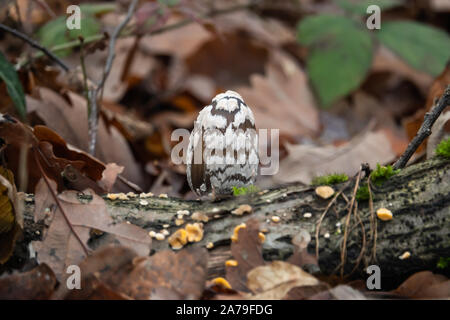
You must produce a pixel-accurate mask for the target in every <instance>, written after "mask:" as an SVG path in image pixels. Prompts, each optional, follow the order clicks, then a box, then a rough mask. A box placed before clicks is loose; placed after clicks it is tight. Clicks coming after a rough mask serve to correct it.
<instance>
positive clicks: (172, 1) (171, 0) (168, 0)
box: [158, 0, 180, 7]
mask: <svg viewBox="0 0 450 320" xmlns="http://www.w3.org/2000/svg"><path fill="white" fill-rule="evenodd" d="M158 2H159V3H160V4H163V5H165V6H168V7H174V6H176V5H178V4H179V3H180V0H158Z"/></svg>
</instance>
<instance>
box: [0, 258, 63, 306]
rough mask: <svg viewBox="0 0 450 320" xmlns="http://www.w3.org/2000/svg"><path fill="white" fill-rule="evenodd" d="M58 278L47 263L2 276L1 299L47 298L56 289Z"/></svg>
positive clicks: (0, 280) (0, 282) (0, 281)
mask: <svg viewBox="0 0 450 320" xmlns="http://www.w3.org/2000/svg"><path fill="white" fill-rule="evenodd" d="M56 284H57V280H56V277H55V274H54V273H53V271H52V269H50V268H49V266H47V265H46V264H45V263H41V264H40V265H39V266H37V267H36V268H34V269H32V270H30V271H27V272H24V273H13V274H11V275H4V276H3V277H1V278H0V299H2V300H4V299H6V300H46V299H49V298H50V296H51V295H52V293H53V291H54V290H55V287H56Z"/></svg>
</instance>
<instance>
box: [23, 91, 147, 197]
mask: <svg viewBox="0 0 450 320" xmlns="http://www.w3.org/2000/svg"><path fill="white" fill-rule="evenodd" d="M39 92H40V96H41V99H40V100H37V99H33V98H30V97H28V98H27V103H28V107H29V109H30V111H35V112H36V113H37V115H38V116H39V117H40V118H41V119H42V120H43V121H44V123H45V124H46V125H47V126H48V128H51V129H52V130H54V131H55V132H58V134H59V135H60V138H59V139H58V140H59V143H58V147H61V148H63V149H61V150H60V152H58V150H56V146H55V144H56V143H57V142H58V141H57V139H56V138H54V136H53V135H52V136H51V137H50V138H48V139H47V138H45V139H44V138H43V137H41V139H40V140H44V141H48V142H51V143H52V144H53V145H54V148H55V153H56V154H58V155H59V156H60V157H63V158H66V159H70V160H73V157H75V156H77V160H82V161H85V162H86V163H87V166H86V167H85V169H86V170H87V169H89V168H92V169H90V170H94V168H98V166H99V164H100V165H101V169H102V170H100V171H99V172H98V173H96V178H95V179H94V181H98V180H100V179H102V172H103V170H105V165H104V164H103V163H102V162H101V161H104V162H106V163H116V164H118V165H124V166H125V165H126V166H125V169H124V171H123V176H124V177H125V178H127V179H129V180H130V181H132V182H133V183H136V184H138V185H145V183H144V181H143V176H142V173H141V170H140V168H139V166H138V165H137V163H136V161H135V159H134V157H133V155H132V152H131V149H130V147H129V145H128V142H127V141H126V139H125V137H124V136H123V135H122V134H121V133H120V132H119V130H118V129H117V128H116V127H114V126H108V124H107V123H106V122H105V120H104V119H103V118H102V117H101V118H100V119H99V124H98V135H97V146H96V153H95V156H96V157H97V158H98V159H100V161H99V160H97V159H95V158H93V157H92V156H90V155H89V154H87V152H86V151H87V150H88V141H89V139H88V121H87V107H86V100H85V98H84V97H82V96H80V95H77V94H76V93H73V92H68V96H69V98H70V101H71V102H72V104H71V105H70V104H69V103H67V101H66V100H64V99H63V97H62V96H61V95H59V94H57V93H56V92H54V91H51V90H49V89H47V88H40V89H39ZM47 131H48V130H47ZM50 131H51V130H50ZM36 135H37V134H36ZM112 146H114V147H113V148H112ZM81 155H82V156H81ZM70 156H72V157H70ZM87 158H89V159H87ZM94 161H95V162H97V163H93V162H94ZM96 170H98V169H96ZM88 176H89V177H91V178H92V175H91V174H88ZM120 191H130V190H129V189H127V190H120Z"/></svg>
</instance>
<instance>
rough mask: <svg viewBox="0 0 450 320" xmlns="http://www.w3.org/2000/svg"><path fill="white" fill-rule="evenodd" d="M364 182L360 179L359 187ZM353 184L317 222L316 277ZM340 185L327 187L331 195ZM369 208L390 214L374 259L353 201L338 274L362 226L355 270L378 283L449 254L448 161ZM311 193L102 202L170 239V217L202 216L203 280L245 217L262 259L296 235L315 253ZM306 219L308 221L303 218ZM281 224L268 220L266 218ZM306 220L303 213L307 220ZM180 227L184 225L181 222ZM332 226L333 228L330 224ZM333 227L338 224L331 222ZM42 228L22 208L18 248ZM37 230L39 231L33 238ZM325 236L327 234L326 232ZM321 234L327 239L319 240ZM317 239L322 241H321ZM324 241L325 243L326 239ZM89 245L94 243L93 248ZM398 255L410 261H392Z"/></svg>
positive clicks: (286, 250) (399, 181) (397, 183)
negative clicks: (373, 270) (256, 225)
mask: <svg viewBox="0 0 450 320" xmlns="http://www.w3.org/2000/svg"><path fill="white" fill-rule="evenodd" d="M363 182H364V180H362V181H361V184H362V183H363ZM354 183H355V182H354V180H353V181H350V182H349V183H348V184H347V187H346V188H345V189H344V190H343V193H342V195H341V196H339V197H338V198H337V199H336V202H335V203H334V204H333V205H332V206H331V207H330V209H329V210H328V212H327V214H326V215H325V216H324V219H323V221H322V224H321V228H320V234H319V243H320V247H319V248H320V250H319V267H320V269H321V272H322V273H323V274H328V275H329V274H333V273H336V270H337V268H338V267H339V264H340V262H341V246H340V244H341V243H342V241H343V236H344V230H345V222H346V217H347V214H348V207H349V202H350V201H351V199H352V194H353V189H354ZM343 185H344V184H340V185H336V186H333V187H334V189H335V190H336V191H338V190H340V189H341V188H342V187H343ZM372 193H373V208H374V211H376V210H377V209H378V208H387V209H389V210H390V211H391V212H392V213H393V219H392V220H390V221H381V220H380V219H378V218H375V219H376V225H377V228H376V230H377V237H376V260H373V259H371V258H370V255H371V253H372V250H373V237H371V229H370V226H371V213H370V208H369V201H367V200H366V201H358V202H357V209H358V210H357V212H358V214H359V216H360V218H361V221H360V222H358V220H357V219H356V216H355V215H354V214H352V216H351V219H350V223H349V229H348V230H349V233H348V239H347V249H346V250H347V254H346V263H345V269H344V270H345V273H346V274H347V273H349V272H350V271H351V270H352V269H353V268H354V266H355V260H357V257H358V256H359V255H360V252H361V249H362V234H363V233H362V228H361V224H362V225H363V226H364V231H365V238H366V246H365V254H364V255H363V256H364V259H362V261H361V263H360V264H359V266H358V268H357V269H356V270H357V271H358V272H363V270H364V266H367V265H370V264H377V265H378V266H380V269H381V272H382V275H383V276H384V277H397V276H399V275H404V274H405V273H412V272H415V271H419V270H425V269H427V270H430V269H434V268H435V266H436V263H437V261H438V259H439V258H440V257H449V256H450V161H448V160H444V159H439V158H434V159H431V160H427V161H425V162H422V163H419V164H416V165H411V166H409V167H407V168H405V169H403V170H402V171H401V172H400V173H398V174H397V175H395V176H393V177H391V178H390V179H388V180H387V181H386V182H385V183H384V184H383V185H381V186H380V187H376V189H374V190H372ZM331 199H332V198H330V199H327V200H324V199H321V198H320V197H318V196H317V195H316V194H315V189H314V188H313V187H308V186H306V187H305V186H304V185H300V184H290V185H286V186H279V187H276V188H273V189H270V190H263V191H261V192H257V193H254V194H251V195H249V196H239V197H233V198H230V199H225V200H221V201H216V202H214V201H200V200H197V201H189V200H181V199H176V198H160V197H150V198H145V200H146V201H147V202H148V205H142V204H140V203H139V202H140V200H142V199H140V198H139V197H137V198H130V200H114V201H111V200H108V199H107V198H105V200H106V202H107V205H108V210H109V212H110V214H111V216H112V217H113V218H114V220H115V221H124V220H126V221H129V222H130V223H133V224H136V225H138V226H141V227H143V228H145V229H146V230H148V231H150V230H154V231H159V230H161V229H163V226H164V225H166V224H168V225H170V227H169V228H168V230H169V232H170V233H173V232H174V231H175V230H177V229H178V228H181V226H179V227H178V226H176V225H175V219H176V216H177V211H179V210H188V211H189V213H190V214H192V213H193V212H195V211H201V212H203V213H205V214H206V215H207V216H208V217H209V221H208V222H207V223H205V224H204V230H205V233H204V238H203V240H202V241H200V242H198V243H195V244H191V245H195V246H205V245H206V244H207V243H209V242H212V243H213V244H214V247H213V248H212V249H210V250H209V252H210V258H209V273H210V276H211V277H212V276H219V275H223V274H224V262H225V260H227V259H229V258H230V257H231V253H230V236H231V235H232V233H233V229H234V228H235V226H237V225H238V224H240V223H242V222H245V221H246V220H248V219H250V218H256V219H258V220H259V221H260V227H261V229H263V228H264V229H267V230H268V232H267V233H266V240H265V242H264V244H263V255H264V258H265V259H266V260H275V259H281V260H283V259H286V258H287V257H289V256H290V255H291V254H292V252H293V248H294V247H293V245H292V244H291V239H292V238H293V237H294V236H295V235H296V234H298V233H299V231H300V230H301V229H303V230H306V231H308V232H309V233H310V235H311V242H310V243H309V245H308V251H309V252H310V253H312V254H314V253H315V248H316V242H315V236H314V234H315V230H316V227H317V221H318V219H319V217H320V216H321V215H322V213H323V212H324V209H325V207H326V206H327V205H328V204H329V202H330V200H331ZM241 204H248V205H250V206H251V207H252V211H253V212H252V213H250V214H245V215H242V216H237V215H234V214H231V211H232V210H234V209H236V208H237V207H238V206H239V205H241ZM305 213H311V217H310V218H307V217H304V214H305ZM274 215H276V216H279V217H280V218H281V220H280V221H279V222H278V223H277V222H273V221H272V220H271V217H272V216H274ZM307 216H308V215H307ZM185 221H186V222H192V219H191V218H190V217H189V216H185ZM338 223H340V227H338V226H337V224H338ZM338 225H339V224H338ZM42 228H43V225H42V224H39V223H38V224H36V223H34V222H33V204H32V203H28V204H27V206H26V212H25V231H26V233H25V240H24V241H25V242H29V241H31V240H38V239H39V238H40V234H42ZM36 231H39V232H36ZM327 233H328V234H327ZM326 234H327V235H326ZM325 235H326V236H327V237H325ZM328 235H329V237H328ZM94 245H95V243H94ZM169 248H170V246H169V245H168V242H167V238H166V240H163V241H158V240H154V241H153V244H152V252H155V251H160V250H163V249H169ZM406 251H409V252H410V254H411V255H410V257H409V258H407V259H403V260H402V259H400V258H399V257H400V256H401V255H402V254H403V253H404V252H406Z"/></svg>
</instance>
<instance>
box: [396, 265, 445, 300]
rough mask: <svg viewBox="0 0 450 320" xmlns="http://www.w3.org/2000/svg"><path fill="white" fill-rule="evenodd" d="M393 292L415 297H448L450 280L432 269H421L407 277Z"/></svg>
mask: <svg viewBox="0 0 450 320" xmlns="http://www.w3.org/2000/svg"><path fill="white" fill-rule="evenodd" d="M392 293H394V294H398V295H400V296H403V297H408V298H413V299H448V298H450V280H449V279H448V278H447V277H445V276H443V275H440V274H434V273H432V272H431V271H421V272H417V273H415V274H413V275H412V276H410V277H409V278H408V279H406V280H405V281H404V282H403V283H402V284H401V285H400V286H399V287H398V288H397V289H395V290H393V291H392Z"/></svg>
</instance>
